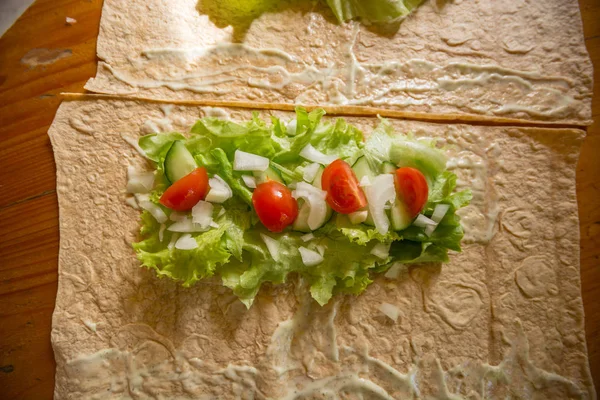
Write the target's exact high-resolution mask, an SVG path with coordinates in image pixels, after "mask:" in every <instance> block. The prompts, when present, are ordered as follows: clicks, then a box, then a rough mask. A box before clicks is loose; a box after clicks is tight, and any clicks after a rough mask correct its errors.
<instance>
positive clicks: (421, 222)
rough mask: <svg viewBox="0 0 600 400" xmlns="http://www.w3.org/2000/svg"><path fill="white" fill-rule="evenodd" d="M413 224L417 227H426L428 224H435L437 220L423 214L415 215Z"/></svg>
mask: <svg viewBox="0 0 600 400" xmlns="http://www.w3.org/2000/svg"><path fill="white" fill-rule="evenodd" d="M413 225H415V226H418V227H419V228H427V226H428V225H433V226H435V225H437V222H435V221H433V220H431V219H429V218H427V217H426V216H424V215H423V214H419V215H417V219H415V221H414V222H413Z"/></svg>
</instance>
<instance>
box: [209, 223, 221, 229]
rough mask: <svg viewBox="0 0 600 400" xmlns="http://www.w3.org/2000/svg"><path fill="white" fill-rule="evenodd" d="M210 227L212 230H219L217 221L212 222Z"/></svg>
mask: <svg viewBox="0 0 600 400" xmlns="http://www.w3.org/2000/svg"><path fill="white" fill-rule="evenodd" d="M209 226H210V227H211V228H215V229H217V228H219V224H217V223H216V222H215V221H210V225H209Z"/></svg>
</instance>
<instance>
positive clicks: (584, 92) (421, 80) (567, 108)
mask: <svg viewBox="0 0 600 400" xmlns="http://www.w3.org/2000/svg"><path fill="white" fill-rule="evenodd" d="M203 2H204V3H207V2H208V3H211V4H212V3H214V2H215V0H200V2H198V0H171V1H169V2H165V1H162V0H145V1H140V2H138V1H128V0H105V2H104V7H103V12H102V19H101V23H100V33H99V37H98V47H97V49H98V50H97V51H98V57H99V58H100V60H101V61H100V62H99V64H98V72H97V75H96V77H95V78H92V79H90V81H89V82H88V83H87V85H86V89H88V90H90V91H92V92H97V93H107V94H122V95H130V96H137V97H147V98H154V99H186V100H203V101H206V102H207V104H210V102H211V101H215V100H219V101H232V102H242V103H253V104H256V103H268V104H270V105H271V106H270V108H277V105H278V104H279V105H280V104H307V105H310V104H316V105H320V106H323V105H340V106H343V107H349V108H351V109H355V110H358V111H360V108H362V107H375V108H379V109H384V110H393V111H395V112H397V113H399V114H400V115H401V116H404V117H410V118H423V119H445V120H447V119H449V118H451V119H454V120H463V121H469V120H491V121H499V122H509V123H512V122H519V123H523V122H535V123H536V124H540V123H544V124H563V125H564V124H571V125H588V124H590V123H591V99H592V71H593V70H592V65H591V61H590V59H589V56H588V54H587V51H586V49H585V44H584V40H583V34H582V25H581V16H580V13H579V8H578V4H577V0H539V1H535V2H526V1H511V2H509V3H507V2H501V1H496V0H480V1H434V0H426V1H425V2H424V3H423V4H422V5H421V6H420V7H419V8H417V9H416V10H415V11H414V12H413V13H411V14H410V15H409V16H408V17H407V18H406V19H405V20H404V21H403V22H402V23H401V24H400V25H399V27H397V28H398V29H397V31H394V30H393V29H392V30H388V31H382V30H381V29H379V30H378V29H377V28H375V27H372V26H371V27H369V26H365V25H362V24H360V23H358V22H349V23H346V24H338V23H337V22H336V20H335V18H334V16H333V14H332V13H331V10H329V8H327V6H325V5H323V4H321V3H319V2H310V1H305V0H297V1H296V0H288V1H286V0H283V1H279V2H277V3H279V4H280V6H279V7H278V8H275V9H273V12H265V13H264V14H262V15H260V16H259V17H258V18H256V19H255V20H254V21H253V22H252V24H251V25H250V26H249V28H248V30H247V32H246V33H245V35H243V36H241V35H240V34H239V29H238V30H237V31H236V29H234V28H233V27H232V26H226V24H227V23H229V22H231V21H234V23H235V21H236V18H231V19H229V20H226V21H223V20H222V19H219V18H222V16H221V17H215V16H214V15H212V14H211V15H210V16H209V15H206V14H202V12H203V11H202V10H203V8H202V3H203ZM225 3H227V1H225ZM256 3H257V4H261V3H269V1H266V0H265V1H262V2H261V1H258V2H256ZM271 3H273V2H271ZM199 9H200V11H199ZM209 13H210V11H209ZM235 40H238V41H242V43H241V45H238V46H237V47H235V46H234V47H232V46H229V47H226V48H225V47H224V46H223V44H227V43H231V42H233V41H235ZM214 46H218V48H217V49H216V50H215V48H214ZM240 46H244V47H240ZM211 49H212V50H211ZM258 108H260V107H258Z"/></svg>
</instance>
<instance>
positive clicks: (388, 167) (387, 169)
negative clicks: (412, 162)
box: [382, 162, 398, 174]
mask: <svg viewBox="0 0 600 400" xmlns="http://www.w3.org/2000/svg"><path fill="white" fill-rule="evenodd" d="M397 169H398V167H396V166H395V165H394V164H392V163H391V162H384V163H383V166H382V170H383V173H384V174H393V173H394V172H396V170H397Z"/></svg>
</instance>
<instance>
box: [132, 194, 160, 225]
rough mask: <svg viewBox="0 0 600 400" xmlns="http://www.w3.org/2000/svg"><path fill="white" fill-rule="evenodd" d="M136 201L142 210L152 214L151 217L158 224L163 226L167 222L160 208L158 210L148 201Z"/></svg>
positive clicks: (157, 207) (138, 199)
mask: <svg viewBox="0 0 600 400" xmlns="http://www.w3.org/2000/svg"><path fill="white" fill-rule="evenodd" d="M137 201H138V204H139V206H140V207H142V208H143V209H144V210H146V211H148V212H149V213H150V214H152V216H153V217H154V219H155V220H156V221H157V222H158V223H160V224H163V223H165V222H166V221H167V219H168V218H167V214H165V212H164V211H163V210H162V208H160V207H159V206H157V205H156V204H154V203H153V202H151V201H150V200H145V199H140V198H139V197H138V198H137Z"/></svg>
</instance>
